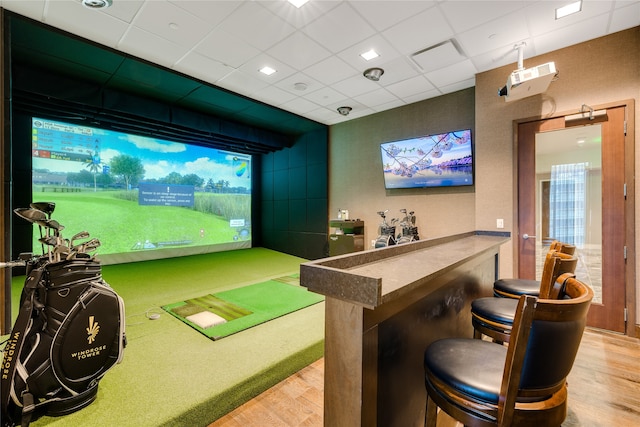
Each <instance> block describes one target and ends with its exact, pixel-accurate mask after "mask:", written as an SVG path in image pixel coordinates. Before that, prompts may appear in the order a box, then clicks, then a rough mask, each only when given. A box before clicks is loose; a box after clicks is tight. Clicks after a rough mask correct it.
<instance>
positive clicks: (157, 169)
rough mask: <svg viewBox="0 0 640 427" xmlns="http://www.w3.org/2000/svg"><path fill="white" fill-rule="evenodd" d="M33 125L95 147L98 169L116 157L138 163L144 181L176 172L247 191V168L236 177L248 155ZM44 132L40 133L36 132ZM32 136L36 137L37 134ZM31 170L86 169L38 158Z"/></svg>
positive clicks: (82, 129) (91, 130)
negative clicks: (242, 188)
mask: <svg viewBox="0 0 640 427" xmlns="http://www.w3.org/2000/svg"><path fill="white" fill-rule="evenodd" d="M33 121H34V123H36V122H37V121H39V122H40V123H47V124H54V125H61V126H66V128H68V129H73V130H74V131H75V132H60V131H59V130H57V131H56V133H55V136H54V137H53V139H56V138H58V137H61V135H62V134H63V133H64V137H65V138H68V140H71V141H74V142H77V143H78V145H80V144H82V145H85V146H94V147H99V158H100V165H108V164H109V162H110V161H111V159H113V158H114V157H115V156H117V155H120V154H126V155H129V156H132V157H136V158H138V159H140V161H141V162H142V164H143V166H144V169H145V177H144V178H145V179H160V178H163V177H165V176H167V175H169V174H170V173H172V172H177V173H179V174H181V175H187V174H196V175H198V176H200V177H201V178H203V179H204V180H205V181H207V180H209V179H212V180H213V181H214V182H217V181H218V180H225V181H229V183H230V186H232V187H235V186H242V187H245V188H250V187H251V175H250V171H251V169H250V167H247V168H246V171H245V172H244V173H243V174H242V175H241V176H238V173H236V172H237V171H238V170H239V165H241V163H242V162H246V163H247V165H248V166H249V165H250V159H251V156H249V155H243V154H237V153H230V152H225V151H221V150H217V149H212V148H207V147H201V146H197V145H190V144H182V143H179V142H172V141H166V140H161V139H155V138H148V137H143V136H137V135H130V134H125V133H121V132H116V131H110V130H103V129H98V128H91V127H87V126H75V125H69V124H66V123H63V122H56V121H53V120H43V119H36V118H34V119H33ZM34 129H38V126H34ZM40 129H42V128H41V127H40ZM58 129H60V128H58ZM45 131H46V130H45V129H42V130H41V131H40V132H45ZM34 134H37V130H35V131H34ZM54 145H55V143H54ZM75 150H76V151H81V152H83V153H85V152H86V154H87V155H89V154H90V153H89V151H90V150H88V149H86V148H78V147H77V146H76V148H75ZM33 168H34V169H36V168H40V169H48V170H49V171H51V172H80V171H81V170H86V169H87V167H86V164H84V163H81V162H77V161H63V160H52V159H43V158H39V157H34V158H33Z"/></svg>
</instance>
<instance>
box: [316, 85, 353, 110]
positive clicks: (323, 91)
mask: <svg viewBox="0 0 640 427" xmlns="http://www.w3.org/2000/svg"><path fill="white" fill-rule="evenodd" d="M305 98H307V99H308V100H309V101H311V102H315V103H316V104H318V105H321V106H326V105H330V104H334V103H338V102H343V101H344V100H345V99H347V98H348V97H347V96H344V95H343V94H341V93H340V92H338V91H336V90H334V89H332V88H330V87H327V86H325V87H323V88H320V89H318V90H316V91H314V92H311V93H309V94H306V95H305Z"/></svg>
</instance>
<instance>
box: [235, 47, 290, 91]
mask: <svg viewBox="0 0 640 427" xmlns="http://www.w3.org/2000/svg"><path fill="white" fill-rule="evenodd" d="M263 67H271V68H273V69H274V70H276V72H275V73H273V74H271V75H269V76H267V75H266V74H264V73H261V72H260V71H259V70H261V69H262V68H263ZM238 69H239V70H240V71H242V72H244V73H245V74H247V75H249V76H253V77H255V78H257V79H259V80H262V81H264V82H265V83H267V84H274V83H276V82H278V81H280V80H282V79H286V78H287V77H289V76H291V75H293V74H294V73H295V70H294V69H293V68H291V67H290V66H288V65H287V64H286V63H283V62H280V61H278V60H277V59H274V58H272V57H270V56H269V55H266V54H259V55H257V56H255V57H253V58H251V59H250V60H248V61H247V62H245V63H244V64H242V65H241V66H240V67H239V68H238Z"/></svg>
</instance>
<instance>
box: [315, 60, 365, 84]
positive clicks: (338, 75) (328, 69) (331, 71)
mask: <svg viewBox="0 0 640 427" xmlns="http://www.w3.org/2000/svg"><path fill="white" fill-rule="evenodd" d="M304 73H305V74H307V75H308V76H311V77H313V78H314V79H316V80H317V81H319V82H320V83H323V84H325V85H328V86H330V85H332V84H333V83H336V82H339V81H340V80H344V79H346V78H348V77H351V76H353V75H355V74H359V72H358V70H356V69H355V68H353V67H351V66H350V65H349V64H347V63H346V62H344V61H343V60H342V59H340V58H338V57H337V56H330V57H328V58H327V59H325V60H323V61H320V62H318V63H317V64H314V65H312V66H310V67H309V68H305V70H304Z"/></svg>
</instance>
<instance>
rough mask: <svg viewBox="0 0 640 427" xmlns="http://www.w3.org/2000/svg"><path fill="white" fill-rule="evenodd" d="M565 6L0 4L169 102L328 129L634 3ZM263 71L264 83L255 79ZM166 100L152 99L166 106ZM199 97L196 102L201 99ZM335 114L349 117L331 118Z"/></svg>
mask: <svg viewBox="0 0 640 427" xmlns="http://www.w3.org/2000/svg"><path fill="white" fill-rule="evenodd" d="M569 2H570V1H569V0H567V1H547V0H544V1H458V0H439V1H331V0H310V1H309V2H308V3H306V4H305V5H303V6H302V7H301V8H299V9H298V8H296V7H294V6H293V5H291V4H290V3H288V2H287V1H286V0H278V1H261V0H257V1H216V0H211V1H206V0H199V1H188V0H173V1H168V0H113V6H112V7H110V8H108V9H103V10H89V9H87V8H85V7H83V6H82V5H81V3H80V0H0V5H1V6H2V7H4V8H5V9H6V10H9V11H12V12H15V13H16V14H19V15H22V16H24V17H27V18H30V19H33V20H35V21H39V22H42V23H44V24H47V25H49V26H52V27H55V28H57V29H60V30H63V31H66V32H68V33H71V34H73V35H76V36H80V37H82V38H84V39H87V40H90V41H92V42H95V43H97V44H99V45H102V46H105V47H107V48H109V50H110V51H112V52H113V51H115V52H120V53H123V54H126V57H127V58H140V59H142V60H144V61H145V62H147V63H148V64H157V65H159V66H161V69H163V70H165V71H166V70H172V71H175V72H176V75H178V76H181V78H183V77H184V76H190V77H192V78H193V81H189V79H186V80H182V81H181V83H177V82H176V81H175V80H174V81H173V82H172V86H171V91H175V92H176V93H175V94H173V95H175V96H176V97H180V96H183V97H184V96H186V95H190V96H194V91H195V92H198V91H197V90H196V89H197V88H198V87H199V86H201V84H202V83H204V84H210V85H211V90H216V88H220V89H223V91H218V94H219V95H220V96H222V97H223V98H224V97H225V96H226V98H227V100H228V109H230V110H234V109H235V110H238V109H242V110H243V114H246V115H249V116H251V115H254V116H255V118H256V120H259V118H260V116H261V115H263V114H264V112H265V110H264V109H262V108H255V105H254V104H253V103H252V102H251V100H256V101H259V104H260V105H266V106H269V107H275V108H273V109H271V110H270V111H280V112H281V113H282V114H280V116H278V115H277V114H276V116H275V117H274V118H269V120H270V122H271V123H272V124H273V123H274V120H275V122H276V123H277V121H278V120H281V121H283V122H284V121H286V120H288V119H289V115H287V114H285V113H294V114H295V115H298V116H301V117H304V118H307V119H310V120H312V121H314V122H318V123H321V124H325V125H332V124H336V123H339V122H342V121H346V120H352V119H354V118H358V117H363V116H366V115H370V114H374V113H376V112H380V111H384V110H388V109H391V108H395V107H400V106H403V105H406V104H410V103H414V102H417V101H421V100H424V99H428V98H433V97H437V96H440V95H443V94H447V93H451V92H455V91H458V90H461V89H465V88H469V87H473V86H474V85H475V75H476V73H479V72H483V71H487V70H490V69H494V68H496V67H501V66H504V65H508V64H513V66H514V69H515V68H516V63H517V59H518V58H517V50H515V49H514V46H516V45H517V44H519V43H522V42H524V43H526V46H525V48H524V65H525V67H529V66H534V65H537V64H533V63H531V62H530V61H528V59H527V58H531V57H534V56H536V55H540V54H543V53H546V52H550V51H554V50H557V49H560V48H563V47H567V46H570V45H573V44H576V43H580V42H584V41H587V40H591V39H594V38H598V37H602V36H605V35H607V34H611V33H614V32H618V31H621V30H624V29H628V28H631V27H635V26H638V25H640V1H628V0H617V1H595V0H594V1H591V0H586V1H584V2H583V5H582V11H581V12H579V13H577V14H575V15H571V16H569V17H566V18H562V19H559V20H556V19H555V9H556V8H557V7H560V6H563V5H565V4H567V3H569ZM33 48H34V49H36V50H37V49H38V47H37V46H33ZM41 48H42V47H41ZM370 49H374V50H375V51H376V52H377V53H379V55H380V56H378V57H377V58H375V59H373V60H370V61H365V60H364V59H363V58H362V57H360V54H361V53H363V52H365V51H368V50H370ZM47 54H48V55H49V56H51V57H55V56H59V57H60V58H62V59H60V61H59V63H60V64H65V63H68V58H67V59H65V55H68V54H69V53H68V52H66V53H65V52H56V48H55V46H47ZM105 58H106V59H105ZM91 59H95V62H94V63H92V65H91V67H92V68H93V69H94V70H97V69H99V71H100V73H103V78H104V79H110V78H112V76H114V75H115V74H116V72H117V71H118V69H117V68H116V69H113V68H110V66H112V65H113V63H110V61H109V60H108V55H106V56H105V57H104V58H103V60H100V59H98V58H91ZM85 60H86V56H85ZM148 64H146V65H145V67H147V70H146V72H145V73H144V74H143V75H141V76H138V77H137V79H136V78H134V80H136V84H137V86H138V88H139V90H140V91H144V90H155V91H156V92H158V88H161V87H163V83H164V82H163V78H164V79H166V78H168V77H166V75H164V76H163V75H162V74H161V73H158V72H153V71H151V70H150V68H152V67H149V66H148ZM126 65H127V64H123V63H118V67H120V68H122V67H123V66H126ZM84 66H85V67H86V64H84ZM264 66H269V67H271V68H273V69H275V70H276V72H275V73H273V74H271V75H270V76H267V75H264V74H261V73H260V72H259V71H258V70H259V69H260V68H262V67H264ZM371 67H380V68H382V69H384V74H383V75H382V77H381V78H380V80H379V81H377V82H375V81H371V80H368V79H366V78H364V77H363V75H362V74H363V71H364V70H365V69H367V68H371ZM134 68H135V67H134ZM120 71H121V72H122V70H120ZM135 71H140V67H138V68H136V70H135ZM131 74H132V73H130V76H129V77H131ZM505 78H506V76H505ZM114 80H117V78H116V77H114ZM497 89H498V88H496V90H497ZM171 91H164V92H162V93H157V94H156V95H157V96H160V97H169V98H170V97H171V96H172V93H171ZM227 91H229V92H232V93H236V94H239V95H242V96H241V97H240V98H235V97H233V96H232V95H229V93H228V92H227ZM201 94H203V97H202V98H203V99H201V100H200V101H201V102H202V103H206V102H208V101H207V100H208V99H210V97H208V96H207V94H206V91H202V92H201ZM496 98H497V95H496ZM238 104H239V105H238ZM341 106H349V107H351V108H352V111H351V113H350V114H349V115H348V116H343V115H340V114H339V113H338V112H337V108H338V107H341ZM218 107H219V106H218Z"/></svg>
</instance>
